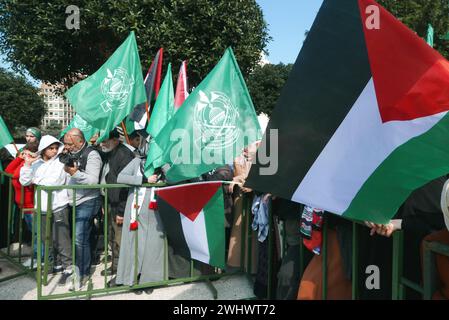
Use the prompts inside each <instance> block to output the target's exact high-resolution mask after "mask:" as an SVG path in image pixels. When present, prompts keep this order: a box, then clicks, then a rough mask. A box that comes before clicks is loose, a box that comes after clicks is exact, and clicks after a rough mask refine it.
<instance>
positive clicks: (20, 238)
mask: <svg viewBox="0 0 449 320" xmlns="http://www.w3.org/2000/svg"><path fill="white" fill-rule="evenodd" d="M23 193H24V187H23V186H22V185H21V186H20V205H19V212H20V217H19V263H21V262H22V232H23V230H22V229H23V228H22V226H23V214H24V213H23V202H24V200H23V199H24V196H23Z"/></svg>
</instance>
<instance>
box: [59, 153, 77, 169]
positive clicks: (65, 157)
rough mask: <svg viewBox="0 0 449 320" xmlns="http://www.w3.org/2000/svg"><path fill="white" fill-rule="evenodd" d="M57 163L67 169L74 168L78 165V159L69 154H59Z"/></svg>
mask: <svg viewBox="0 0 449 320" xmlns="http://www.w3.org/2000/svg"><path fill="white" fill-rule="evenodd" d="M59 161H60V162H62V163H63V164H65V165H66V166H67V167H71V168H73V167H75V165H77V166H79V165H78V157H76V156H73V155H71V154H70V153H66V154H61V155H60V156H59Z"/></svg>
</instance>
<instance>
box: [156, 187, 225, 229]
mask: <svg viewBox="0 0 449 320" xmlns="http://www.w3.org/2000/svg"><path fill="white" fill-rule="evenodd" d="M220 187H221V182H220V181H217V182H208V183H198V184H184V185H180V186H174V187H168V188H161V189H158V190H156V194H157V195H158V196H159V197H161V198H162V199H164V201H165V202H167V203H168V204H169V205H171V206H172V207H173V208H175V209H176V210H177V211H178V212H179V213H182V214H183V215H184V216H186V217H187V218H188V219H190V220H191V221H194V220H195V219H196V217H197V216H198V215H199V214H200V212H201V210H203V208H204V206H206V204H207V203H208V202H209V200H210V199H211V198H212V197H213V196H214V194H215V193H216V192H217V190H218V188H220Z"/></svg>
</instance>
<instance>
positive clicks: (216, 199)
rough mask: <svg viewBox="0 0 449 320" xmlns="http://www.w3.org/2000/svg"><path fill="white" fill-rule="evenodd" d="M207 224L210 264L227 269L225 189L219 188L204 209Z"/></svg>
mask: <svg viewBox="0 0 449 320" xmlns="http://www.w3.org/2000/svg"><path fill="white" fill-rule="evenodd" d="M203 211H204V220H205V222H206V233H207V243H208V246H209V256H210V260H209V264H210V265H212V266H216V267H219V268H221V269H224V268H225V233H224V230H225V223H224V200H223V188H221V187H220V188H219V189H218V190H217V192H216V193H215V195H214V196H213V197H212V198H211V199H210V201H209V202H208V203H207V205H206V206H205V207H204V209H203Z"/></svg>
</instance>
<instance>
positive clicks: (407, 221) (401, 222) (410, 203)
mask: <svg viewBox="0 0 449 320" xmlns="http://www.w3.org/2000/svg"><path fill="white" fill-rule="evenodd" d="M446 180H447V177H446V176H442V177H439V178H437V179H434V180H432V181H430V182H429V183H427V184H425V185H424V186H422V187H420V188H418V189H416V190H415V191H413V192H412V193H411V194H410V196H409V197H408V198H407V200H406V201H405V202H404V203H403V205H402V206H401V207H400V208H399V210H398V212H397V213H396V215H395V216H394V217H393V219H392V220H390V222H389V223H387V224H375V223H372V222H368V221H367V222H365V224H366V225H367V226H369V227H370V228H371V230H370V234H371V235H380V236H382V238H383V237H387V238H389V237H391V236H392V234H393V233H394V232H395V231H397V230H403V231H404V244H405V245H404V247H403V250H404V251H403V252H404V264H403V265H404V266H407V267H406V268H404V270H403V274H404V277H405V278H407V279H408V280H410V281H412V282H414V283H420V282H421V279H422V273H421V261H420V247H421V243H422V240H423V239H424V238H425V237H426V236H428V235H430V234H431V233H434V232H436V231H439V230H441V229H443V228H444V218H443V212H442V207H441V194H442V190H443V186H444V184H445V182H446ZM387 248H388V246H385V244H383V245H379V246H377V247H373V246H371V248H370V252H371V254H372V255H373V257H371V259H373V260H371V261H369V262H367V263H366V264H367V265H370V264H376V265H378V266H379V269H380V272H381V275H380V281H381V284H380V286H381V288H382V289H381V290H380V291H386V292H385V296H380V298H383V299H389V298H390V294H391V289H390V288H391V281H389V277H390V276H391V275H390V274H388V275H387V274H386V273H387V272H389V271H390V270H391V267H392V261H391V253H389V252H388V250H387ZM360 251H362V249H360ZM372 261H376V263H372ZM377 261H379V263H377ZM383 272H385V273H383ZM384 281H385V283H384ZM384 289H386V290H384ZM372 291H373V290H365V288H364V287H362V290H361V295H362V297H365V296H364V294H366V297H368V298H371V297H372V296H373V292H372ZM377 291H379V290H377ZM379 294H382V292H378V293H377V294H376V297H375V298H378V297H379ZM406 297H407V299H419V298H421V296H420V295H418V294H417V293H415V292H414V291H411V290H407V292H406Z"/></svg>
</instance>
